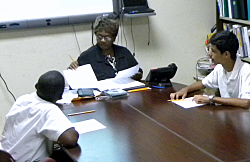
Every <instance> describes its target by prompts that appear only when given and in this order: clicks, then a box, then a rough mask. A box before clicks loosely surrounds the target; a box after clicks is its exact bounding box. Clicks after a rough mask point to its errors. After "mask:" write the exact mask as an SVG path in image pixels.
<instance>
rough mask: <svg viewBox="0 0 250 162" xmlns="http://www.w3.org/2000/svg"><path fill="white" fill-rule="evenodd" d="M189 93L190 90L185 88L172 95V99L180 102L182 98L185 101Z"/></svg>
mask: <svg viewBox="0 0 250 162" xmlns="http://www.w3.org/2000/svg"><path fill="white" fill-rule="evenodd" d="M187 92H188V90H187V89H186V88H183V89H181V90H180V91H178V92H175V93H171V94H170V99H171V100H176V99H177V100H178V99H179V98H180V97H181V99H184V98H185V97H186V96H187Z"/></svg>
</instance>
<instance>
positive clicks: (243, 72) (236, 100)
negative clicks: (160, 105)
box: [170, 31, 250, 108]
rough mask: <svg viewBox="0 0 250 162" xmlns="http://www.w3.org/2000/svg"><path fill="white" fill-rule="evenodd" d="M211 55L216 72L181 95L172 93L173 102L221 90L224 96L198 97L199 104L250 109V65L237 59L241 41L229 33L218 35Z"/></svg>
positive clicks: (181, 91)
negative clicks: (203, 91) (215, 104)
mask: <svg viewBox="0 0 250 162" xmlns="http://www.w3.org/2000/svg"><path fill="white" fill-rule="evenodd" d="M209 43H210V44H209V56H210V58H211V59H212V61H213V63H214V64H217V65H216V67H215V68H214V70H213V71H212V72H211V73H210V74H209V75H207V76H206V77H205V78H204V79H203V80H202V81H199V82H195V83H193V84H191V85H189V86H188V87H185V88H183V89H181V90H180V91H178V92H175V93H171V94H170V98H171V100H174V99H179V98H182V99H184V98H185V97H186V96H187V93H189V92H193V91H196V90H201V89H204V88H206V87H207V88H212V89H219V92H220V96H221V97H217V96H212V95H211V96H208V97H205V96H203V95H195V96H194V99H193V100H194V101H195V102H196V103H204V104H206V103H210V104H212V103H217V104H222V105H229V106H237V107H242V108H250V65H249V64H248V63H243V62H242V61H241V59H240V58H239V57H237V50H238V48H239V42H238V39H237V37H236V35H235V34H234V33H232V32H229V31H221V32H218V33H215V34H214V35H213V36H212V37H211V38H210V40H209Z"/></svg>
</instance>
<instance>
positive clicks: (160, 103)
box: [62, 83, 250, 162]
mask: <svg viewBox="0 0 250 162" xmlns="http://www.w3.org/2000/svg"><path fill="white" fill-rule="evenodd" d="M182 87H184V85H182V84H178V83H174V84H173V87H171V88H165V89H151V90H148V91H140V92H133V93H130V94H129V97H128V98H123V99H116V100H111V99H110V100H106V101H96V100H94V99H91V100H83V101H81V102H74V103H73V104H70V105H68V106H64V107H63V108H62V111H63V112H64V113H65V114H69V113H74V112H79V111H87V110H93V109H94V110H96V112H94V113H90V114H84V115H77V116H72V117H69V119H70V121H71V122H79V121H83V120H88V119H96V120H97V121H99V122H100V123H102V124H103V125H105V126H106V127H107V128H106V129H102V130H98V131H93V132H89V133H85V134H81V135H80V138H79V141H78V144H79V147H77V148H74V149H69V150H68V151H69V152H70V154H71V155H72V157H74V158H75V159H76V160H78V161H79V162H201V161H208V162H213V161H235V162H236V161H237V162H245V161H250V113H249V110H246V109H241V108H237V107H229V106H212V105H206V106H201V107H196V108H191V109H184V108H182V107H180V106H178V105H175V104H174V103H172V102H169V101H167V100H168V99H169V95H170V93H171V92H174V91H175V90H179V89H181V88H182Z"/></svg>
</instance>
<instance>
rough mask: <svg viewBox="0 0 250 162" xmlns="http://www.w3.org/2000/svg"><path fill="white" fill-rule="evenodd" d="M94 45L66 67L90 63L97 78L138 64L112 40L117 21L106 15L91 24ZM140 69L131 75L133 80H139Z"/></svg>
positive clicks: (105, 76)
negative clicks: (94, 39)
mask: <svg viewBox="0 0 250 162" xmlns="http://www.w3.org/2000/svg"><path fill="white" fill-rule="evenodd" d="M93 29H94V33H95V36H96V41H97V43H96V45H94V46H92V47H90V48H89V49H87V50H86V51H84V52H82V53H81V55H80V56H79V57H78V59H77V61H75V62H72V63H71V64H70V66H69V67H68V69H76V68H77V67H78V66H81V65H86V64H90V65H91V66H92V68H93V71H94V73H95V75H96V78H97V80H104V79H108V78H114V77H115V76H116V74H117V73H118V72H119V71H122V70H125V69H128V68H131V67H133V66H136V65H138V62H137V61H136V59H135V58H134V56H133V55H132V54H131V52H130V51H129V50H128V49H127V48H125V47H122V46H119V45H115V44H114V41H115V39H116V37H117V34H118V30H119V22H118V21H117V20H115V19H112V18H108V17H100V16H99V17H97V18H96V20H95V23H94V25H93ZM141 78H142V69H139V71H138V73H136V74H135V75H134V76H132V79H134V80H141Z"/></svg>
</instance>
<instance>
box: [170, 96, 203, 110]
mask: <svg viewBox="0 0 250 162" xmlns="http://www.w3.org/2000/svg"><path fill="white" fill-rule="evenodd" d="M193 98H194V97H189V98H185V99H184V100H179V101H172V102H173V103H175V104H177V105H179V106H181V107H183V108H185V109H188V108H194V107H198V106H202V105H204V104H197V103H196V102H195V101H193Z"/></svg>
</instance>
